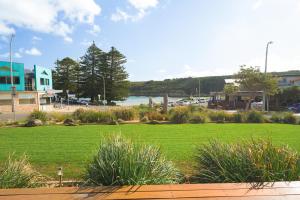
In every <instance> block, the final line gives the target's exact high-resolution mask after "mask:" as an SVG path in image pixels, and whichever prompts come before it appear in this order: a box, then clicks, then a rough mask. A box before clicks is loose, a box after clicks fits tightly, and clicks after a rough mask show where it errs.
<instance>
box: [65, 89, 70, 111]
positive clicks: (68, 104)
mask: <svg viewBox="0 0 300 200" xmlns="http://www.w3.org/2000/svg"><path fill="white" fill-rule="evenodd" d="M66 92H67V101H68V110H69V107H70V102H69V90H66Z"/></svg>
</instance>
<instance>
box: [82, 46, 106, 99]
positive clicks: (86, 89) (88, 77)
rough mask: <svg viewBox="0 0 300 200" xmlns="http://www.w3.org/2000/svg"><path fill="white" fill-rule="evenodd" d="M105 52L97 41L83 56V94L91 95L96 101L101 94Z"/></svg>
mask: <svg viewBox="0 0 300 200" xmlns="http://www.w3.org/2000/svg"><path fill="white" fill-rule="evenodd" d="M103 54H104V52H103V51H102V50H101V49H99V48H98V47H97V46H96V45H95V43H94V42H93V44H92V45H91V46H90V47H89V48H88V49H87V52H86V53H85V55H84V56H83V57H81V62H80V71H81V82H82V88H81V89H82V95H83V96H85V97H90V98H91V101H95V100H96V98H97V96H98V94H101V91H100V89H101V87H100V86H101V82H100V77H99V75H100V67H101V59H102V56H103Z"/></svg>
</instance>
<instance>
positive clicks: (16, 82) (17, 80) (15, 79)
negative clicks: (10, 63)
mask: <svg viewBox="0 0 300 200" xmlns="http://www.w3.org/2000/svg"><path fill="white" fill-rule="evenodd" d="M13 80H14V84H16V85H18V84H20V78H19V77H18V76H14V79H13Z"/></svg>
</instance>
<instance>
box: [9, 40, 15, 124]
mask: <svg viewBox="0 0 300 200" xmlns="http://www.w3.org/2000/svg"><path fill="white" fill-rule="evenodd" d="M13 38H14V34H12V35H11V37H10V42H9V60H10V84H11V111H12V112H13V115H14V121H16V110H15V95H16V88H15V86H14V76H13V61H12V41H13Z"/></svg>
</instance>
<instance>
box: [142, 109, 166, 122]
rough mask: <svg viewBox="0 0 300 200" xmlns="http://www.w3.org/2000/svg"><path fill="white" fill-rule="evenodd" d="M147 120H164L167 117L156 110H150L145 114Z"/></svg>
mask: <svg viewBox="0 0 300 200" xmlns="http://www.w3.org/2000/svg"><path fill="white" fill-rule="evenodd" d="M146 116H147V117H148V119H149V120H158V121H163V120H166V119H167V117H166V116H165V115H164V114H161V113H160V112H158V111H150V112H148V113H147V114H146Z"/></svg>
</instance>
